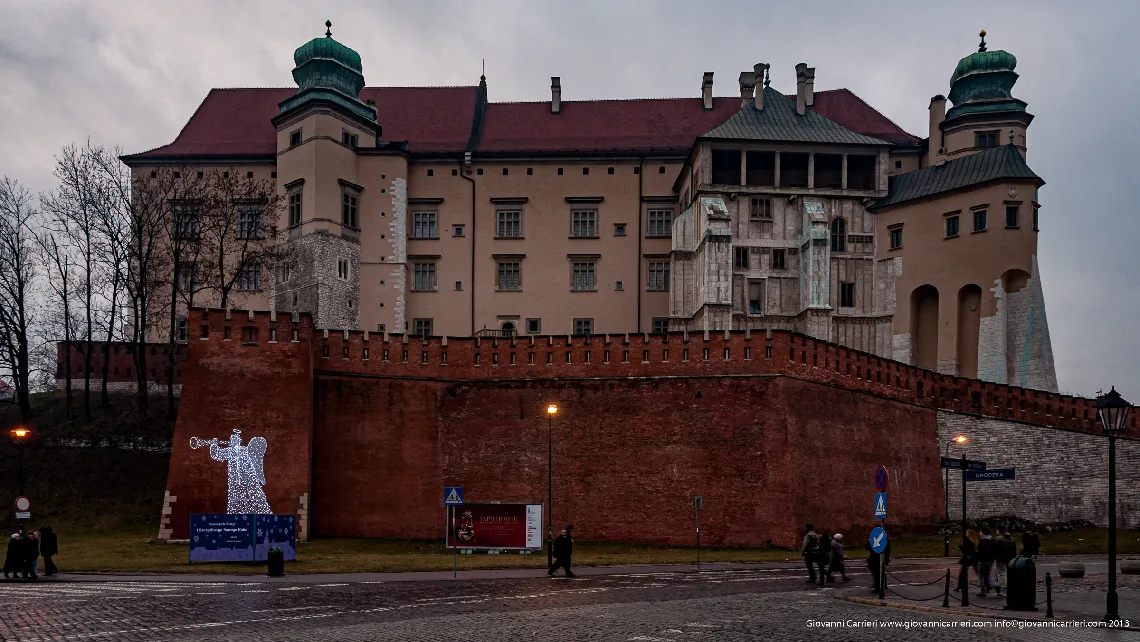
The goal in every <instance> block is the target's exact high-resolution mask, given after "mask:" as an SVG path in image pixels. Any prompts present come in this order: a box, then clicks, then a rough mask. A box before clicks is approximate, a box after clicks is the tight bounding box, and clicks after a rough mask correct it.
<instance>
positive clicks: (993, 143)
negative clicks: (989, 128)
mask: <svg viewBox="0 0 1140 642" xmlns="http://www.w3.org/2000/svg"><path fill="white" fill-rule="evenodd" d="M997 137H998V133H997V132H996V131H994V132H974V147H997Z"/></svg>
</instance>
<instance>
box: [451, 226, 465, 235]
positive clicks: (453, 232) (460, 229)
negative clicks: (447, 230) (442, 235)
mask: <svg viewBox="0 0 1140 642" xmlns="http://www.w3.org/2000/svg"><path fill="white" fill-rule="evenodd" d="M463 231H464V230H463V226H462V225H456V226H455V227H453V228H451V235H452V236H463Z"/></svg>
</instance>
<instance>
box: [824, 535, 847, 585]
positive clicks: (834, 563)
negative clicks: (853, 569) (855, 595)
mask: <svg viewBox="0 0 1140 642" xmlns="http://www.w3.org/2000/svg"><path fill="white" fill-rule="evenodd" d="M836 571H839V575H840V576H841V577H842V578H843V581H844V582H850V581H851V580H850V579H849V578H848V577H847V567H846V566H844V564H843V533H836V534H835V537H833V538H832V539H831V563H830V565H829V566H828V567H827V581H828V582H834V581H835V578H834V577H832V574H833V573H835V572H836Z"/></svg>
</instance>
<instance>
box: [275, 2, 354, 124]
mask: <svg viewBox="0 0 1140 642" xmlns="http://www.w3.org/2000/svg"><path fill="white" fill-rule="evenodd" d="M293 62H294V63H295V64H296V67H295V68H294V69H293V80H294V81H296V83H297V94H296V95H295V96H293V97H292V98H290V99H288V100H286V101H284V102H283V103H281V105H280V107H281V111H282V113H284V112H285V111H287V110H290V109H293V108H294V107H297V106H298V105H300V104H302V103H304V102H306V101H308V100H312V99H316V98H321V99H325V100H331V101H332V102H335V103H337V104H338V105H340V106H342V107H344V108H346V109H349V110H350V111H352V112H354V113H356V114H358V115H360V116H363V117H365V118H368V119H369V120H375V119H376V111H375V110H374V109H372V108H371V107H369V106H367V105H365V104H364V103H362V102H361V101H360V99H359V98H358V96H359V95H360V90H361V89H363V88H364V73H363V67H362V66H361V64H360V54H358V53H356V52H355V51H353V50H352V49H351V48H349V47H346V46H345V45H343V44H341V43H339V42H337V41H336V40H333V37H332V22H331V21H328V20H326V21H325V36H324V37H323V38H313V39H312V40H310V41H309V42H306V43H305V44H303V45H301V46H300V47H298V48H297V50H296V51H294V52H293Z"/></svg>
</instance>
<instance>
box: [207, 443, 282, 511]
mask: <svg viewBox="0 0 1140 642" xmlns="http://www.w3.org/2000/svg"><path fill="white" fill-rule="evenodd" d="M207 445H208V446H209V447H210V457H211V458H213V459H214V460H216V461H224V462H229V501H228V502H227V504H226V512H227V513H229V514H231V515H247V514H251V513H252V514H256V515H269V514H272V513H273V511H272V510H270V508H269V501H268V500H267V499H266V498H265V491H264V490H263V489H262V486H264V485H265V466H264V459H265V449H266V446H267V444H266V442H265V438H264V437H254V438H253V439H250V440H249V445H248V446H243V445H242V444H241V431H240V430H236V429H235V430H234V432H233V434H232V435H230V439H229V441H222V442H219V441H218V439H217V438H214V439H209V440H206V439H199V438H198V437H191V438H190V447H191V448H195V449H196V448H201V447H202V446H207Z"/></svg>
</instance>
